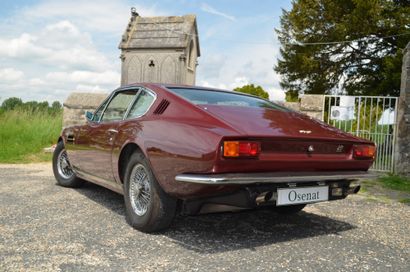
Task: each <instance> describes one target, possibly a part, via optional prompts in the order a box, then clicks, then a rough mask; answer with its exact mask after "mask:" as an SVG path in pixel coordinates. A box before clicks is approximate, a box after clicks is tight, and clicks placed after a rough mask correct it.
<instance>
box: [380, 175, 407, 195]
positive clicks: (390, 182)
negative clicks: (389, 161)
mask: <svg viewBox="0 0 410 272" xmlns="http://www.w3.org/2000/svg"><path fill="white" fill-rule="evenodd" d="M378 181H379V182H380V183H381V184H382V185H383V186H384V187H386V188H389V189H393V190H396V191H401V192H406V193H410V179H409V178H405V177H401V176H396V175H387V176H384V177H380V178H379V179H378Z"/></svg>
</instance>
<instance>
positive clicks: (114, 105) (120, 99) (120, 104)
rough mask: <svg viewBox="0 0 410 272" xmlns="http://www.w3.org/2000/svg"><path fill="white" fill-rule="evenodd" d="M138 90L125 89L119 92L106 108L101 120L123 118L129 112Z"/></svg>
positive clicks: (107, 120)
mask: <svg viewBox="0 0 410 272" xmlns="http://www.w3.org/2000/svg"><path fill="white" fill-rule="evenodd" d="M135 94H136V90H132V91H124V92H119V93H117V94H116V95H115V96H114V98H113V99H112V100H111V102H110V104H108V106H107V108H106V109H105V111H104V113H103V116H102V119H101V121H103V122H109V121H118V120H122V119H123V117H124V114H125V113H126V112H127V109H128V106H129V105H130V104H131V102H132V101H133V99H134V97H135Z"/></svg>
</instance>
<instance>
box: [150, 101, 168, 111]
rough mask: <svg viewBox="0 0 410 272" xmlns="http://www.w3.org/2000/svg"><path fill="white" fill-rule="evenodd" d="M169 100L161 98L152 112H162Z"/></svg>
mask: <svg viewBox="0 0 410 272" xmlns="http://www.w3.org/2000/svg"><path fill="white" fill-rule="evenodd" d="M168 106H169V101H168V100H166V99H162V101H161V103H159V105H158V107H157V108H156V109H155V111H154V114H163V113H164V111H165V110H166V109H167V108H168Z"/></svg>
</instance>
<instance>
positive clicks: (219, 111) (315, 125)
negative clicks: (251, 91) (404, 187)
mask: <svg viewBox="0 0 410 272" xmlns="http://www.w3.org/2000/svg"><path fill="white" fill-rule="evenodd" d="M201 107H202V108H203V109H204V110H205V111H207V112H208V113H210V114H211V115H213V116H215V117H217V118H218V119H220V120H222V121H224V122H226V123H227V124H229V125H230V126H231V127H233V128H234V129H235V130H237V131H240V132H241V133H243V134H244V135H247V136H251V137H274V138H287V139H290V138H291V139H315V140H318V139H323V140H330V141H335V140H341V141H349V142H361V143H369V142H368V141H367V140H364V139H360V138H358V137H355V136H353V135H351V134H348V133H346V132H343V131H341V130H339V129H337V128H335V127H332V126H329V125H327V124H325V123H323V122H321V121H319V120H316V119H314V118H310V117H309V116H306V115H303V114H300V113H297V112H293V111H280V110H273V109H265V108H250V107H238V106H220V105H202V106H201Z"/></svg>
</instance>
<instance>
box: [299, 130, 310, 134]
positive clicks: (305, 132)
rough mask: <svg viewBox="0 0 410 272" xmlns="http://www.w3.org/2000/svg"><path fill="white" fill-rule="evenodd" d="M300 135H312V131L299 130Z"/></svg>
mask: <svg viewBox="0 0 410 272" xmlns="http://www.w3.org/2000/svg"><path fill="white" fill-rule="evenodd" d="M299 133H302V134H310V133H312V131H311V130H302V129H301V130H299Z"/></svg>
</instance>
